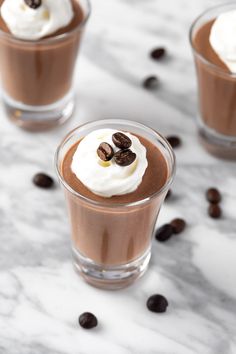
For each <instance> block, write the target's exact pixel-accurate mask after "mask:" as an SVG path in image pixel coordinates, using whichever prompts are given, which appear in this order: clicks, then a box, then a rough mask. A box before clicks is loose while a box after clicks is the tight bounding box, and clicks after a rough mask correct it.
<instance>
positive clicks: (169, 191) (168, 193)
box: [165, 189, 172, 200]
mask: <svg viewBox="0 0 236 354" xmlns="http://www.w3.org/2000/svg"><path fill="white" fill-rule="evenodd" d="M171 196H172V190H171V189H169V190H168V192H167V194H166V198H165V199H166V200H167V199H169V198H170V197H171Z"/></svg>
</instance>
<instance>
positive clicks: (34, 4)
mask: <svg viewBox="0 0 236 354" xmlns="http://www.w3.org/2000/svg"><path fill="white" fill-rule="evenodd" d="M25 3H26V5H27V6H29V7H30V8H31V9H37V8H38V7H39V6H41V4H42V0H25Z"/></svg>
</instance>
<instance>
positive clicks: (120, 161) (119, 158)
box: [114, 149, 136, 166]
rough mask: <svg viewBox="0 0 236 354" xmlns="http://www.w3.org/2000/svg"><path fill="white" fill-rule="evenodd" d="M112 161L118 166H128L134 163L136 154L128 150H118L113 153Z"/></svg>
mask: <svg viewBox="0 0 236 354" xmlns="http://www.w3.org/2000/svg"><path fill="white" fill-rule="evenodd" d="M114 159H115V162H116V163H117V165H119V166H129V165H131V164H132V163H133V162H134V161H135V159H136V154H135V153H134V152H133V151H131V150H130V149H126V150H119V151H117V152H116V153H115V155H114Z"/></svg>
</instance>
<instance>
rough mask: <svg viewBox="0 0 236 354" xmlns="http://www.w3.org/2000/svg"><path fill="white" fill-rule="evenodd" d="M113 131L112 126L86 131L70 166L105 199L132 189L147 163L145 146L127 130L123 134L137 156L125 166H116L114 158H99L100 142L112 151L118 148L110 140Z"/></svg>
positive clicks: (139, 180)
mask: <svg viewBox="0 0 236 354" xmlns="http://www.w3.org/2000/svg"><path fill="white" fill-rule="evenodd" d="M115 133H117V131H116V130H113V129H99V130H95V131H93V132H92V133H90V134H88V135H87V136H86V137H84V138H83V140H81V142H80V143H79V145H78V147H77V150H76V152H75V154H74V156H73V160H72V165H71V169H72V171H73V173H74V174H75V175H76V177H77V178H78V179H79V180H80V181H81V182H82V183H83V184H84V185H85V186H86V187H87V188H88V189H89V190H90V191H91V192H93V193H94V194H97V195H100V196H102V197H106V198H109V197H112V196H115V195H123V194H127V193H131V192H133V191H135V190H136V189H137V188H138V186H139V185H140V183H141V182H142V178H143V176H144V173H145V171H146V168H147V166H148V162H147V158H146V148H145V147H144V146H143V145H142V144H141V142H140V141H139V139H138V138H137V137H136V136H134V135H132V134H130V133H127V132H124V133H125V135H127V136H128V137H129V138H130V139H131V141H132V146H131V147H130V150H132V151H133V152H134V153H135V154H136V155H137V157H136V160H135V161H134V162H133V163H132V164H131V165H129V166H119V165H117V164H116V163H115V162H114V159H112V160H111V161H108V162H105V161H102V160H100V158H99V157H98V155H97V148H98V146H99V145H100V144H101V143H102V142H106V143H108V144H110V145H111V146H112V148H113V149H114V152H117V151H118V150H119V149H118V148H117V147H116V146H115V145H114V143H113V141H112V135H113V134H115Z"/></svg>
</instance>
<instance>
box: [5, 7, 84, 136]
mask: <svg viewBox="0 0 236 354" xmlns="http://www.w3.org/2000/svg"><path fill="white" fill-rule="evenodd" d="M76 1H78V3H79V5H80V8H81V9H82V11H83V15H84V17H83V20H82V22H80V23H78V25H77V27H75V28H73V29H72V30H71V31H68V32H66V33H64V34H60V35H57V36H52V37H48V38H45V39H39V40H37V41H27V40H22V39H18V38H16V37H14V36H13V35H12V34H8V33H5V32H3V31H1V30H0V72H1V81H2V95H3V102H4V106H5V108H6V112H7V115H8V116H9V118H10V119H11V120H12V121H13V122H14V123H15V124H16V125H18V126H20V127H22V128H25V129H27V130H33V131H37V130H46V129H50V128H53V127H55V126H57V125H60V124H62V123H64V122H65V121H67V119H69V118H70V117H71V115H72V113H73V110H74V105H75V101H74V95H73V89H72V80H73V73H74V68H75V64H76V59H77V54H78V49H79V45H80V42H81V39H82V35H83V32H84V28H85V25H86V23H87V20H88V18H89V15H90V3H89V1H88V0H76Z"/></svg>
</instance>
